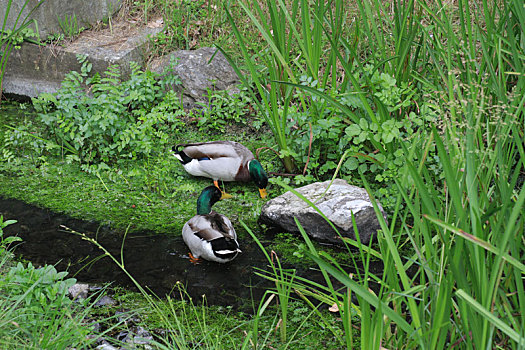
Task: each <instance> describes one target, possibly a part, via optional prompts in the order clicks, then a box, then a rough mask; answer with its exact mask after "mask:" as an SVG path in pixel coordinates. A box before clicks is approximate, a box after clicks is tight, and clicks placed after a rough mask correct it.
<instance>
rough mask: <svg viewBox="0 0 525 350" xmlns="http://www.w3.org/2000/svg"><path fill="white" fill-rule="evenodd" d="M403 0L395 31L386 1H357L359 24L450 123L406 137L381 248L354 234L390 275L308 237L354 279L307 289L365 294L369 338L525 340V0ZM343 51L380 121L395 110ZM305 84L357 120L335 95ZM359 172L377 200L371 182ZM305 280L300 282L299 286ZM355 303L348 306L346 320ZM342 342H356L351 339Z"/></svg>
mask: <svg viewBox="0 0 525 350" xmlns="http://www.w3.org/2000/svg"><path fill="white" fill-rule="evenodd" d="M399 4H401V2H396V3H395V4H394V6H395V11H397V12H396V13H397V14H396V13H395V14H394V18H395V20H394V24H395V25H396V26H397V27H396V28H397V29H396V30H397V33H398V34H396V32H395V31H390V32H389V31H386V32H385V28H389V27H388V26H386V27H385V26H384V24H382V23H381V22H377V21H376V22H374V21H375V20H376V19H377V18H380V16H379V15H380V14H381V13H382V12H383V11H384V10H385V9H384V8H383V7H382V5H381V4H380V3H379V2H375V1H367V2H363V3H362V4H361V5H360V14H361V16H362V18H366V19H368V22H369V24H368V28H366V27H365V29H364V32H365V33H367V34H368V36H369V38H372V39H371V43H370V48H371V50H372V51H374V50H377V49H381V52H380V53H379V55H380V56H381V55H383V56H382V57H381V58H380V59H379V60H378V61H376V62H379V64H378V63H376V69H378V70H385V71H387V72H389V73H390V74H392V75H394V76H396V77H398V78H399V79H406V80H407V81H411V82H412V83H414V84H419V85H421V86H422V87H424V89H425V90H426V91H432V95H433V97H430V98H431V100H432V102H433V103H435V104H436V106H438V107H439V109H440V112H441V116H442V119H441V120H439V123H438V125H437V127H434V128H433V131H431V132H430V133H429V132H427V131H425V129H424V128H420V129H419V130H417V131H416V132H415V133H414V134H413V135H411V137H410V138H407V139H404V140H403V139H400V140H398V142H397V145H396V146H397V147H401V148H402V149H403V150H404V155H405V157H406V163H405V164H406V166H405V167H404V168H403V169H401V171H400V176H399V177H398V178H396V179H395V186H396V187H397V189H398V193H399V196H398V199H397V204H396V206H395V208H394V211H393V213H391V219H390V223H389V225H387V223H386V222H385V221H384V219H383V217H382V215H381V214H380V212H379V210H378V208H377V206H376V212H377V217H378V220H379V221H380V224H381V228H382V229H381V231H380V232H378V248H376V249H368V250H365V249H364V247H362V246H360V245H359V242H356V243H355V244H354V246H357V247H358V248H359V251H360V256H361V260H362V264H363V266H366V264H367V260H368V259H369V258H370V256H371V255H372V252H373V255H374V256H379V257H381V260H382V261H383V264H384V271H383V273H382V275H381V276H374V275H373V274H372V273H369V272H368V271H367V269H366V268H365V271H366V272H365V273H364V274H353V276H348V273H347V271H345V270H344V269H342V268H341V267H340V266H339V265H338V264H337V261H335V260H334V259H333V258H331V257H329V256H326V254H320V253H319V252H317V251H315V249H313V246H311V245H310V244H308V247H309V251H308V252H306V255H307V256H309V257H310V258H311V259H313V260H314V261H315V262H317V263H318V265H319V267H320V268H321V269H322V270H323V271H325V272H326V273H327V274H329V275H331V276H332V277H334V278H336V279H337V280H339V281H340V282H341V283H343V284H344V285H345V286H346V287H347V288H348V289H347V291H346V292H345V293H337V292H336V291H333V292H332V293H329V292H327V289H325V288H326V287H323V288H321V289H318V290H317V291H315V292H314V291H311V290H310V292H309V293H310V294H311V295H319V296H321V295H323V297H324V300H325V302H327V301H328V302H330V301H331V300H338V303H339V304H340V305H342V306H343V305H346V304H345V303H344V302H345V301H347V300H351V298H350V296H351V295H352V294H354V295H355V296H356V300H357V305H355V307H358V308H359V310H360V312H359V314H358V315H359V316H360V332H361V339H360V340H361V347H362V348H366V349H369V348H379V347H380V346H383V347H387V348H415V347H417V348H421V349H442V348H445V347H456V346H461V347H462V348H471V349H473V348H477V349H480V348H493V347H510V348H525V317H524V315H525V309H524V305H525V304H524V301H525V300H524V299H525V294H524V290H523V289H524V287H523V275H524V273H525V269H524V265H523V263H522V262H521V261H520V257H522V256H523V254H524V253H525V242H524V240H523V231H524V221H525V218H524V215H523V213H524V212H525V211H524V202H525V190H524V188H523V173H524V171H525V166H524V163H525V152H524V146H523V145H524V143H525V138H524V129H523V128H524V125H525V121H524V110H523V109H524V107H523V106H524V105H525V93H524V91H525V89H524V87H525V86H524V84H525V82H524V81H525V77H524V76H523V74H522V72H523V64H524V63H525V53H524V47H523V45H522V43H523V40H524V35H523V28H524V26H523V23H524V22H523V21H524V19H525V8H523V4H522V3H520V2H519V1H509V2H504V3H498V4H492V3H489V2H487V1H482V2H480V3H477V2H476V3H474V2H468V1H460V2H459V3H458V5H457V6H450V5H447V4H443V3H442V2H441V1H438V2H436V3H435V4H428V3H427V2H424V1H417V2H413V1H408V2H406V4H408V5H409V6H408V7H406V8H405V9H403V8H402V7H399V6H398V5H399ZM478 5H479V6H478ZM374 6H375V7H374ZM374 8H375V10H376V16H374V15H373V11H372V10H373V9H374ZM405 10H406V11H408V12H404V11H405ZM400 14H402V15H400ZM414 14H415V15H414ZM414 16H415V17H414ZM414 18H417V20H415V19H414ZM420 19H424V21H421V23H419V20H420ZM378 23H379V24H378ZM403 28H405V29H403ZM385 33H387V34H385ZM388 33H393V34H392V36H390V34H388ZM408 33H411V34H408ZM416 38H417V39H416ZM392 39H395V40H392ZM342 41H343V43H344V45H345V47H346V48H347V49H349V50H350V51H352V50H354V52H355V53H356V54H357V51H356V49H355V46H352V45H350V44H349V43H348V42H345V41H344V40H342ZM338 58H339V60H340V64H341V65H342V66H343V68H344V70H345V73H346V76H347V77H348V82H349V84H351V86H352V88H354V89H356V90H357V91H359V92H360V94H361V96H363V97H362V101H363V104H364V105H365V107H366V110H367V111H368V116H369V118H370V119H371V120H372V121H373V122H374V123H376V122H377V123H378V124H380V123H381V120H384V118H389V117H393V116H391V115H389V114H388V113H387V112H386V111H385V110H384V109H383V108H382V107H381V106H380V104H379V103H377V101H374V98H373V97H372V96H370V94H373V91H369V90H368V91H367V88H366V86H365V87H363V86H361V85H360V83H359V81H358V80H357V79H356V77H355V75H356V74H359V69H362V65H361V64H360V63H357V66H358V68H357V70H355V69H354V68H353V67H352V66H350V65H349V64H348V63H347V60H345V59H344V57H343V56H342V55H338ZM374 59H376V58H373V59H372V60H374ZM420 60H423V62H420ZM416 68H417V69H416ZM421 69H424V71H423V72H427V73H428V72H434V74H432V75H430V74H426V75H424V74H421V72H422V71H421ZM302 88H303V89H304V90H306V91H308V92H310V93H312V94H316V95H317V96H319V97H322V98H324V99H326V100H327V101H328V102H329V103H331V104H332V105H333V106H335V107H336V108H339V110H340V111H341V112H342V113H345V115H347V116H348V117H349V119H352V118H353V117H355V115H354V113H353V111H352V110H350V109H348V108H347V107H345V106H343V105H341V104H338V101H337V100H335V99H330V96H328V95H327V94H324V93H323V92H319V91H315V89H312V88H309V87H302ZM425 98H427V99H428V98H429V96H426V97H425ZM373 146H374V147H377V149H378V150H379V151H380V152H389V148H388V147H385V148H379V147H378V145H376V144H374V145H373ZM436 160H437V162H438V164H439V167H440V171H438V172H436V169H435V166H434V165H433V164H432V163H433V162H435V161H436ZM362 181H363V183H364V184H365V186H366V187H367V189H368V192H369V195H370V197H372V195H371V193H372V191H371V189H370V185H369V184H368V179H367V178H365V177H362ZM287 189H289V188H287ZM372 200H373V198H372ZM373 202H374V203H375V201H374V200H373ZM301 232H302V233H303V237H304V239H305V241H306V242H307V243H308V242H309V238H308V236H307V235H306V234H305V233H304V231H301ZM407 246H408V247H410V249H409V250H407V248H406V247H407ZM371 281H374V282H375V283H377V288H376V289H375V290H374V291H370V290H368V289H367V288H366V286H368V285H369V284H368V283H369V282H371ZM327 283H328V282H327ZM304 285H308V284H307V283H302V284H301V285H299V284H298V283H295V284H294V287H293V288H296V289H297V290H301V288H303V292H304ZM327 285H328V286H329V284H327ZM301 286H302V287H301ZM308 286H309V288H312V285H311V284H310V285H308ZM315 288H319V286H315ZM329 289H330V288H328V290H329ZM330 294H331V297H330V298H328V297H327V296H329V295H330ZM319 300H321V299H319ZM350 309H351V308H350V307H347V308H346V309H345V308H344V307H341V308H340V309H339V311H340V312H341V318H342V319H343V320H345V322H348V323H349V322H351V319H350V318H349V315H348V314H347V313H348V311H347V310H350ZM345 324H346V323H345ZM345 343H346V345H347V347H348V348H350V347H351V346H352V344H353V342H352V338H351V337H347V338H346V339H345Z"/></svg>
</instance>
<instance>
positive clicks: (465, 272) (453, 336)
mask: <svg viewBox="0 0 525 350" xmlns="http://www.w3.org/2000/svg"><path fill="white" fill-rule="evenodd" d="M124 12H125V15H126V16H129V17H133V18H138V19H140V21H144V22H147V21H148V20H150V19H151V18H153V17H154V16H155V15H162V17H163V19H164V23H165V26H166V29H165V32H164V33H163V34H161V35H160V36H158V37H156V38H155V39H153V41H154V46H153V51H152V55H161V54H163V53H165V52H169V51H170V50H172V49H173V48H193V47H196V46H200V45H211V44H214V45H216V46H217V47H218V49H219V50H221V51H222V52H223V53H224V54H225V55H226V56H227V57H228V59H229V60H230V62H231V63H232V66H233V67H234V68H235V69H236V70H237V72H238V73H239V75H240V77H241V79H242V83H243V89H242V91H241V93H240V94H239V95H237V96H227V95H224V94H221V93H213V94H211V95H210V103H209V104H208V105H207V106H203V109H202V110H201V111H199V112H198V114H195V113H197V112H195V111H194V112H192V111H185V110H184V109H182V108H181V107H180V104H179V103H178V101H177V98H176V96H175V95H174V94H172V93H170V92H166V91H165V89H163V87H164V86H165V85H168V84H174V83H176V81H163V80H160V81H159V80H158V79H157V77H155V76H154V75H153V74H152V73H150V72H144V71H142V70H141V69H140V67H137V66H134V67H132V69H133V74H132V77H131V78H130V79H129V80H127V81H122V79H121V78H120V73H119V72H118V71H117V70H115V69H111V70H109V71H108V72H106V74H104V75H95V76H91V75H90V74H89V73H90V65H89V62H87V61H83V68H82V71H81V72H71V73H70V75H68V77H67V78H66V81H65V82H64V84H63V87H62V89H61V90H60V91H59V92H58V93H57V94H56V95H41V96H39V97H38V98H37V99H34V100H33V108H34V109H35V111H36V113H37V115H36V116H34V115H33V114H31V115H29V114H27V115H26V114H25V113H24V110H18V111H17V112H18V113H19V114H17V115H13V114H12V113H7V115H4V116H2V118H3V122H4V127H3V128H2V129H1V130H0V138H2V140H3V142H2V143H1V146H0V152H1V153H0V179H1V180H2V181H1V184H0V191H1V193H3V194H4V195H8V196H18V197H20V198H23V199H26V200H33V201H35V198H36V197H39V198H42V199H43V201H44V202H45V203H46V205H48V206H49V207H51V208H59V209H60V210H64V211H67V212H69V213H70V214H73V215H77V216H83V217H86V216H89V217H94V218H100V217H104V215H108V213H109V215H110V216H111V217H112V218H113V220H115V222H116V224H117V225H122V226H123V227H125V226H126V225H127V224H128V223H129V221H130V219H129V218H130V217H131V216H134V217H135V218H136V220H135V221H133V220H132V221H131V222H132V224H133V225H134V228H137V229H140V228H143V227H150V228H153V229H155V230H158V231H159V232H162V231H166V230H173V232H180V228H179V227H177V226H176V225H179V226H182V224H183V223H184V220H185V219H184V217H185V216H187V215H186V213H184V215H181V217H180V218H179V217H178V218H177V221H178V224H175V226H167V225H168V224H167V222H168V221H167V220H166V219H165V218H166V217H167V216H168V215H171V214H172V211H170V210H165V209H161V208H170V207H169V205H168V206H166V203H168V202H170V203H171V202H173V199H174V198H179V199H178V201H177V202H178V203H177V204H178V205H180V206H181V207H189V208H191V207H192V204H191V203H192V201H193V200H192V198H191V196H189V195H188V194H187V193H188V192H191V191H195V190H196V188H199V185H196V183H194V182H188V179H187V178H186V177H185V176H184V174H183V173H182V172H181V171H179V170H176V169H173V168H174V167H173V164H172V163H171V162H169V161H167V160H166V159H165V156H164V155H165V154H166V150H167V149H169V147H170V145H172V144H173V143H174V142H178V141H180V140H184V139H188V138H190V139H202V137H203V135H210V134H212V135H213V136H214V138H219V137H220V138H226V137H235V139H236V140H237V141H242V142H245V143H247V144H248V145H249V146H250V147H251V148H256V147H260V146H263V145H270V146H272V149H273V150H274V151H275V153H270V152H265V153H263V155H262V156H261V157H264V158H263V160H264V163H265V166H267V170H269V171H270V172H280V173H282V172H286V173H295V174H297V176H294V177H285V176H275V177H274V178H273V179H272V183H273V187H272V193H273V194H274V195H277V194H278V193H280V192H282V191H284V190H293V188H294V187H296V186H298V185H302V184H305V183H310V182H312V181H317V180H325V179H330V178H332V177H335V176H339V177H342V178H344V179H348V180H349V181H351V182H352V183H354V184H358V185H362V186H364V187H365V188H367V190H368V191H369V194H370V197H371V198H372V199H378V200H379V201H380V202H381V203H382V204H383V206H384V207H385V208H386V209H387V210H388V215H389V217H388V223H387V222H386V221H385V220H384V219H383V218H382V216H381V215H378V220H379V221H380V222H381V225H382V230H381V231H380V232H379V233H378V239H377V242H376V243H374V245H372V246H369V247H365V246H363V245H361V244H360V242H355V241H351V240H346V241H347V243H348V246H349V248H348V249H349V253H350V254H349V256H350V260H351V261H350V264H351V265H354V266H353V271H354V272H353V273H352V274H350V275H349V274H348V267H347V266H346V265H344V264H342V262H341V260H340V259H339V257H334V256H333V254H332V253H330V252H328V253H327V252H325V251H320V250H319V248H318V247H317V246H315V245H313V244H312V242H310V240H309V239H308V237H307V235H306V234H304V233H303V235H302V238H303V240H304V242H303V243H299V242H296V243H292V244H294V250H295V252H296V253H297V255H299V256H303V257H308V258H309V259H311V260H312V261H313V262H315V263H316V264H317V265H318V268H319V269H321V271H322V272H323V273H324V275H325V278H326V285H320V284H316V283H312V282H310V281H308V279H306V278H304V277H299V276H296V274H295V272H294V270H290V269H284V268H283V267H282V265H281V260H280V258H278V257H277V256H276V255H275V254H274V253H271V252H268V253H266V254H267V257H268V261H269V264H270V268H269V270H268V271H259V272H258V273H260V274H263V275H265V276H266V277H267V278H268V279H270V280H272V281H274V282H275V289H274V290H271V291H268V293H267V294H266V295H265V297H264V298H263V299H262V300H261V301H260V303H259V304H256V306H255V307H254V314H253V315H252V316H251V317H246V316H245V315H243V316H239V315H233V312H232V313H230V314H229V315H230V316H231V318H229V321H231V320H235V322H238V324H236V325H232V324H230V323H228V321H226V320H225V321H224V323H221V326H220V327H219V326H217V325H216V324H215V323H214V324H213V326H209V324H208V323H207V321H208V320H210V319H213V318H214V316H212V315H211V314H210V311H209V310H210V309H207V308H205V307H202V308H200V307H196V306H195V305H191V303H190V304H187V303H186V304H184V303H182V304H181V303H180V302H178V301H175V300H173V299H170V298H168V299H167V300H158V299H156V298H152V297H150V296H148V294H147V293H146V292H144V293H143V298H144V299H145V300H146V303H147V305H150V307H149V310H150V314H155V315H156V318H155V319H156V321H155V322H158V323H157V324H156V325H158V327H159V328H161V329H168V330H170V332H167V333H165V334H164V335H159V336H158V337H156V343H155V346H157V347H159V348H170V347H172V346H173V344H176V346H178V347H180V348H194V347H209V348H231V347H235V348H250V347H252V348H265V347H273V348H304V346H306V345H305V344H308V343H309V344H315V346H316V347H318V346H319V339H323V341H325V342H326V343H325V345H326V346H327V347H333V348H342V347H346V348H348V349H351V348H358V347H360V348H363V349H379V348H381V347H382V348H399V349H402V348H406V349H413V348H421V349H443V348H465V349H474V348H475V349H485V348H501V349H508V348H512V349H520V348H521V349H522V348H525V318H524V315H525V293H524V290H523V289H524V287H523V278H524V273H525V266H524V264H523V260H524V259H523V257H524V255H525V248H524V247H525V244H524V243H525V242H524V235H523V232H524V210H523V206H524V201H525V190H524V189H523V182H524V178H525V167H524V160H525V150H524V143H525V142H524V125H525V120H524V110H523V109H524V106H525V93H524V92H525V90H524V84H525V77H524V74H523V72H525V69H524V63H525V52H524V50H525V36H524V29H523V28H525V7H524V6H523V2H522V1H520V0H505V1H495V2H489V1H487V0H478V1H468V0H458V1H455V2H443V1H440V0H436V1H423V0H399V1H394V2H382V1H380V0H365V1H357V2H356V1H351V0H333V1H330V2H325V1H322V0H311V1H308V0H292V1H289V2H284V1H282V0H278V1H269V0H268V1H257V0H251V1H250V0H239V1H204V0H202V1H186V0H181V1H178V2H172V1H164V0H155V1H153V0H152V1H149V0H146V1H143V2H135V3H132V2H129V3H127V6H126V7H125V9H124ZM3 31H5V30H4V29H3ZM3 57H5V54H4V56H3ZM85 85H88V86H90V88H91V91H92V94H91V95H86V94H85V90H84V86H85ZM20 108H21V107H17V109H20ZM24 108H27V109H26V110H28V109H29V107H24ZM191 120H192V121H193V122H192V124H191V123H190V125H191V126H192V127H193V131H192V132H191V133H188V130H187V126H186V125H187V124H186V123H187V122H188V121H191ZM233 123H239V124H241V125H242V124H247V126H246V129H247V130H248V131H247V132H246V133H245V134H244V135H239V134H237V135H235V136H232V135H228V133H227V132H226V130H225V126H226V125H230V124H233ZM58 174H60V175H62V176H61V177H60V179H58V178H57V175H58ZM79 181H80V182H83V183H87V184H89V185H90V186H91V185H93V187H95V186H96V187H98V188H100V189H101V190H100V192H97V194H96V195H95V198H93V201H92V202H90V201H86V202H85V207H84V208H76V207H75V205H74V204H71V203H67V201H63V200H60V199H57V198H56V196H55V194H56V193H60V191H66V188H67V191H68V192H69V191H70V190H71V184H72V183H78V182H79ZM95 184H96V185H95ZM107 184H111V186H110V187H111V190H109V187H108V185H107ZM13 188H16V189H17V193H19V192H20V189H22V190H23V192H22V194H15V192H14V191H13ZM130 189H134V190H133V191H132V190H130ZM72 192H73V193H72V194H71V196H69V198H71V199H72V200H78V198H79V197H81V196H84V197H88V196H93V194H92V193H90V194H85V191H84V192H83V191H82V189H81V190H79V191H72ZM82 193H84V194H82ZM122 193H125V195H123V194H122ZM242 195H243V199H245V200H249V199H247V198H249V196H247V195H245V194H244V193H243V194H242ZM115 197H118V198H119V199H120V200H121V201H122V203H124V204H125V205H124V206H123V207H125V208H126V209H122V206H120V207H116V206H109V207H107V206H105V207H104V208H100V205H99V204H97V203H110V201H111V199H112V198H115ZM139 199H140V200H141V201H144V200H145V201H147V202H148V203H151V204H153V208H154V211H152V210H151V209H141V210H139V211H133V214H130V213H131V209H129V208H130V206H131V205H135V203H138V202H137V201H138V200H139ZM104 201H105V202H104ZM312 205H313V204H312ZM255 208H256V209H255V210H253V211H249V212H246V211H245V210H243V209H242V208H239V209H238V211H237V212H235V213H236V215H237V220H236V221H237V222H236V224H237V226H239V227H243V228H244V230H241V235H242V237H243V239H249V237H252V238H253V239H254V240H256V241H257V240H258V235H255V234H253V232H252V230H254V229H255V227H256V217H257V215H258V213H257V208H259V207H257V206H255ZM102 212H103V214H102ZM152 214H153V215H152ZM126 221H127V222H126ZM177 229H179V230H178V231H177ZM261 249H265V248H264V246H263V245H262V244H261ZM265 251H266V250H265ZM2 256H6V252H5V250H4V254H3V255H2ZM289 256H292V254H289ZM372 259H379V260H381V261H382V263H383V266H384V270H383V271H382V273H380V274H374V273H372V272H371V271H370V269H369V265H370V261H371V260H372ZM3 261H4V260H3ZM116 263H119V261H116ZM3 266H4V265H2V267H3ZM6 269H7V267H6ZM9 271H10V272H8V273H7V274H6V276H22V275H23V274H27V273H28V272H27V271H33V267H32V266H31V265H25V266H24V265H17V266H14V267H9ZM38 271H39V272H38V273H36V272H34V273H31V274H30V275H31V276H38V274H47V273H51V274H52V275H53V276H56V277H54V278H56V279H57V280H62V282H61V283H64V284H65V285H67V284H68V283H69V282H68V280H63V278H64V276H63V275H61V274H60V273H58V272H56V271H55V272H53V271H51V272H49V270H38ZM43 271H46V272H45V273H44V272H43ZM31 278H33V279H31ZM31 278H26V279H25V280H24V281H25V282H24V283H26V286H27V289H25V288H22V289H20V288H21V287H20V286H21V282H20V280H10V279H9V278H3V279H2V282H1V284H0V288H1V290H2V293H1V294H0V295H2V296H3V297H4V299H2V300H3V301H2V303H4V304H3V305H5V307H4V308H6V309H7V310H9V312H7V313H5V315H6V316H2V317H3V318H1V319H0V322H2V323H1V324H2V325H4V326H5V327H0V332H3V336H2V337H0V338H2V339H4V343H5V344H11V345H10V346H12V345H13V344H17V343H20V342H22V343H24V344H28V346H30V345H34V346H36V344H40V345H39V346H41V347H44V348H45V347H46V346H44V345H42V344H44V343H43V342H44V340H46V341H47V338H45V337H43V336H42V337H37V336H36V334H38V333H36V331H35V329H42V328H43V326H44V325H47V324H48V323H46V322H47V321H45V320H44V319H42V320H40V319H39V321H36V327H37V328H30V326H29V325H27V326H26V323H23V324H22V325H21V323H20V322H19V321H17V320H19V317H22V316H20V312H21V313H22V315H26V316H27V315H28V314H27V313H28V312H34V311H35V310H37V309H38V308H37V309H35V307H37V306H38V305H40V306H38V307H41V306H43V305H42V302H40V304H38V303H37V304H38V305H36V304H35V305H36V306H35V305H34V303H36V302H35V301H34V300H40V301H42V300H56V295H62V294H60V293H61V291H62V290H63V289H60V288H58V290H56V291H55V290H53V291H52V292H49V291H47V289H46V288H48V287H47V286H45V285H43V284H42V281H43V280H44V277H38V278H36V279H34V277H31ZM334 280H338V281H339V282H341V283H342V284H343V285H345V286H346V288H344V289H342V290H336V289H335V288H334V287H333V283H332V281H334ZM53 285H57V284H53ZM7 288H18V289H17V290H19V291H20V292H19V294H17V295H19V296H18V297H16V298H15V299H12V298H11V299H10V298H7V297H6V295H8V294H7V293H8V292H6V291H7V290H11V289H7ZM35 290H39V294H38V298H40V299H38V298H36V299H35V298H31V297H30V295H31V293H32V291H35ZM42 290H44V291H45V292H44V291H42ZM46 293H47V294H46ZM53 293H54V294H53ZM181 293H183V291H181ZM46 298H47V299H46ZM60 300H62V299H60ZM298 300H299V301H301V303H302V304H297V303H299V301H298ZM274 301H278V303H277V307H270V305H272V304H273V302H274ZM24 303H25V304H24ZM64 303H68V302H67V301H65V299H64ZM22 304H24V305H26V306H27V305H29V306H31V307H30V308H23V307H21V305H22ZM46 305H47V304H46ZM326 306H330V308H331V310H332V311H334V312H335V313H337V314H338V315H337V318H334V316H333V315H332V314H330V313H328V312H327V310H326ZM38 310H40V309H38ZM57 310H58V309H57V308H54V309H52V311H51V312H54V313H56V312H58V311H57ZM66 310H71V309H70V308H66ZM296 310H302V311H300V312H297V313H296ZM39 312H40V311H39ZM67 312H70V311H67ZM71 312H72V314H74V315H75V317H73V319H74V320H77V323H75V328H74V329H75V332H71V334H73V335H72V336H71V337H69V338H66V337H64V338H61V339H67V340H63V341H64V342H66V341H67V342H69V343H68V344H71V345H70V346H74V345H72V344H82V341H84V340H85V334H86V333H83V332H88V333H89V332H92V330H86V329H88V328H83V327H84V326H85V325H84V324H83V318H82V315H83V313H82V312H73V311H71ZM72 314H65V315H66V316H67V317H66V316H63V317H61V318H60V317H59V318H58V319H60V320H66V319H67V320H68V322H69V321H70V320H71V319H72V318H71V317H70V316H71V315H72ZM31 315H33V314H31ZM32 317H33V316H32ZM77 317H78V318H77ZM30 319H31V317H30ZM83 325H84V326H83ZM38 327H40V328H38ZM57 329H60V330H64V331H65V330H68V332H69V330H70V329H71V328H68V327H65V326H61V327H59V328H57ZM196 329H197V331H195V330H196ZM292 329H299V330H300V331H298V332H293V333H292V332H291V330H292ZM241 330H242V331H241ZM274 330H275V331H276V332H274ZM77 331H78V332H80V333H78V332H77ZM325 331H326V332H325ZM301 332H304V333H305V334H306V335H304V336H303V335H302V334H301ZM78 334H80V335H78ZM75 342H77V343H75ZM45 344H48V343H45ZM49 344H50V343H49Z"/></svg>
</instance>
